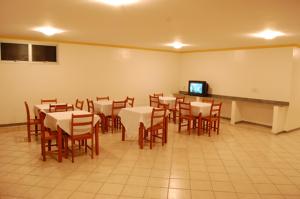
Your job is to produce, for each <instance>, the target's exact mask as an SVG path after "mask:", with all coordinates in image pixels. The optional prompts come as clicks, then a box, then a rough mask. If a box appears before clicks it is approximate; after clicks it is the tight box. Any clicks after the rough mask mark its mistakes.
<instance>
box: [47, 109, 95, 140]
mask: <svg viewBox="0 0 300 199" xmlns="http://www.w3.org/2000/svg"><path fill="white" fill-rule="evenodd" d="M72 114H74V115H76V114H77V115H82V114H90V113H89V112H87V111H67V112H54V113H46V117H45V121H44V123H45V126H46V127H48V128H50V129H51V130H57V126H59V127H60V128H61V129H62V130H64V131H65V132H66V133H68V134H70V133H71V119H72ZM99 119H100V117H99V116H98V115H94V125H96V123H97V122H98V121H99Z"/></svg>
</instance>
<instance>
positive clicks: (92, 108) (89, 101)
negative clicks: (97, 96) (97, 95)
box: [86, 99, 95, 113]
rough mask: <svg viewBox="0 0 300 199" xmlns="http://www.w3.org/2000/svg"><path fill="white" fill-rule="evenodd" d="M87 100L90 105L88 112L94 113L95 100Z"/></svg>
mask: <svg viewBox="0 0 300 199" xmlns="http://www.w3.org/2000/svg"><path fill="white" fill-rule="evenodd" d="M86 102H87V106H88V112H90V113H94V111H95V109H94V102H93V100H89V99H86Z"/></svg>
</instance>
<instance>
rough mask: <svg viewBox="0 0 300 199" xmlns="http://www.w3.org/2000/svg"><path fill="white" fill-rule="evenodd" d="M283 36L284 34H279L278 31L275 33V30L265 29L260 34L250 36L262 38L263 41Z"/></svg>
mask: <svg viewBox="0 0 300 199" xmlns="http://www.w3.org/2000/svg"><path fill="white" fill-rule="evenodd" d="M284 35H285V33H283V32H279V31H275V30H271V29H266V30H264V31H262V32H257V33H253V34H251V36H253V37H258V38H264V39H274V38H276V37H279V36H284Z"/></svg>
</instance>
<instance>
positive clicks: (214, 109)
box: [202, 102, 222, 136]
mask: <svg viewBox="0 0 300 199" xmlns="http://www.w3.org/2000/svg"><path fill="white" fill-rule="evenodd" d="M221 107H222V102H220V103H214V104H212V106H211V108H210V113H209V116H206V117H203V118H202V121H203V127H204V129H205V130H206V131H208V136H210V132H211V129H213V130H214V131H217V134H219V130H220V118H221Z"/></svg>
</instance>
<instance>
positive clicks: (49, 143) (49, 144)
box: [48, 140, 51, 151]
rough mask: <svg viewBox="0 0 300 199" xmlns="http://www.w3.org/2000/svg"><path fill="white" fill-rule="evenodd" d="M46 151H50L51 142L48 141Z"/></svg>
mask: <svg viewBox="0 0 300 199" xmlns="http://www.w3.org/2000/svg"><path fill="white" fill-rule="evenodd" d="M48 151H51V140H48Z"/></svg>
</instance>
